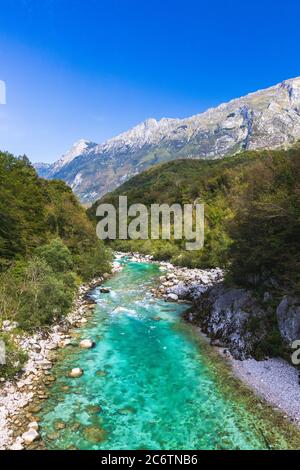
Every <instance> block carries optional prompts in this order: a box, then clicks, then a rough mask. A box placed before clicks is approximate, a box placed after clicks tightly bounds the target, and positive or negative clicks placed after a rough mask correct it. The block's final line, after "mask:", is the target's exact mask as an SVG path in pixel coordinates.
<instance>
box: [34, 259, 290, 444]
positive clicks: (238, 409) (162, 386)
mask: <svg viewBox="0 0 300 470" xmlns="http://www.w3.org/2000/svg"><path fill="white" fill-rule="evenodd" d="M123 263H124V268H123V270H122V271H120V272H119V273H117V274H116V275H115V276H114V277H113V278H111V279H110V280H108V281H106V283H105V287H107V288H108V289H109V292H107V293H101V292H100V288H96V289H95V290H94V291H93V292H92V294H91V295H92V297H93V298H94V299H95V301H96V307H95V311H94V314H93V316H92V318H91V319H90V320H89V322H88V323H87V324H86V325H85V326H84V327H82V328H80V329H77V330H76V331H75V332H74V335H75V337H78V338H80V339H83V338H89V339H92V340H93V341H95V343H96V345H95V347H94V348H93V349H89V350H82V349H80V348H79V347H77V346H76V345H75V346H72V345H70V346H69V347H68V348H66V349H65V350H64V351H63V352H61V353H60V358H59V361H58V362H57V363H56V365H55V366H54V368H53V370H52V373H53V375H54V376H55V378H56V381H55V382H54V384H53V385H52V386H51V388H50V389H49V398H48V399H47V400H46V401H45V402H44V405H43V408H42V410H41V412H40V413H39V418H40V423H39V424H40V429H41V434H42V437H43V441H44V443H45V445H46V447H47V448H48V449H110V450H117V449H120V450H125V449H132V450H135V449H157V450H158V449H167V450H175V449H176V450H180V449H190V450H194V449H269V448H282V449H284V448H291V447H296V446H297V445H298V444H297V443H299V436H298V435H297V433H298V431H296V429H294V428H293V427H290V426H289V425H288V424H286V423H282V417H281V416H280V415H278V414H276V413H273V412H272V411H271V410H270V409H269V408H268V407H267V406H266V405H265V404H264V403H262V402H261V401H259V400H256V398H255V397H253V396H252V395H251V394H249V393H248V391H246V389H245V388H244V387H242V386H240V387H239V386H238V385H237V382H236V381H235V380H234V379H233V378H231V377H230V374H229V373H228V369H227V366H226V364H225V361H224V362H223V361H222V359H221V358H217V355H216V354H214V353H213V352H212V351H210V349H209V346H208V345H207V343H206V342H205V341H203V340H202V339H201V337H199V335H198V334H197V333H196V332H195V330H194V329H193V327H192V326H190V325H187V324H186V323H185V322H184V321H183V320H182V318H181V316H182V313H183V312H184V311H185V309H187V308H188V307H189V305H185V304H177V303H171V302H165V301H164V300H160V299H155V298H154V297H153V296H152V295H151V289H152V288H153V287H155V286H157V284H158V282H159V276H160V275H161V271H160V269H159V266H158V265H156V264H153V263H140V262H131V261H130V260H126V259H125V260H124V261H123ZM74 367H79V368H82V369H83V370H84V374H83V375H82V376H81V377H79V378H76V379H75V378H70V377H69V376H68V373H69V371H70V370H71V369H72V368H74Z"/></svg>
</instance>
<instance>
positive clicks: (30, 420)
mask: <svg viewBox="0 0 300 470" xmlns="http://www.w3.org/2000/svg"><path fill="white" fill-rule="evenodd" d="M119 269H120V266H119V265H118V263H114V266H113V272H116V271H118V270H119ZM108 277H109V274H104V275H103V277H99V278H97V279H94V280H93V281H92V282H91V283H89V284H87V285H83V286H81V287H80V288H79V290H78V294H77V296H76V299H75V301H74V305H73V308H72V310H71V312H70V314H69V315H68V316H67V317H66V318H64V319H63V320H62V321H61V322H60V323H59V324H56V325H53V326H52V327H49V329H43V330H41V331H40V332H38V333H36V334H34V335H31V336H29V335H15V341H16V342H17V343H18V345H19V346H20V347H21V348H22V349H23V350H24V351H26V352H27V354H28V360H27V362H26V364H25V365H24V367H23V369H22V371H21V373H19V374H18V375H17V376H16V377H15V378H14V379H12V380H8V381H5V380H4V379H2V384H1V385H0V450H5V449H11V450H22V449H24V448H26V447H27V446H30V448H35V447H38V448H43V443H42V442H41V440H40V435H39V424H38V418H37V417H36V416H35V413H37V412H38V411H39V409H40V408H41V404H42V402H43V400H46V399H47V397H48V395H47V386H49V385H50V384H51V383H52V382H53V381H55V377H54V376H53V375H52V374H51V369H52V366H53V364H54V362H55V361H56V360H57V357H56V356H57V351H58V350H59V349H62V348H66V347H68V346H70V345H72V344H74V342H76V339H75V338H74V337H73V336H72V332H71V331H70V330H71V329H72V328H76V327H78V328H79V327H80V326H82V325H84V324H85V323H86V322H87V321H88V317H89V316H90V315H91V313H92V311H93V310H94V307H95V301H94V300H93V299H92V298H91V297H90V295H89V293H90V291H91V290H93V289H94V288H95V287H97V286H99V285H101V284H102V282H103V281H104V280H105V279H106V278H108ZM17 326H18V325H17V324H15V323H13V322H8V321H5V322H3V325H2V329H3V331H9V332H11V333H13V330H14V329H16V328H17Z"/></svg>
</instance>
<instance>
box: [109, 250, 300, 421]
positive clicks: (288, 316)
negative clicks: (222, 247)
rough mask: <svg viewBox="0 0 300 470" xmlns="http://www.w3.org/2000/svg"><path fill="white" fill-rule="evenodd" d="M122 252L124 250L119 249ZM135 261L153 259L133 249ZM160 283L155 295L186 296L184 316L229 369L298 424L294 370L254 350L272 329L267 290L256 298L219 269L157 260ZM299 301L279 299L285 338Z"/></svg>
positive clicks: (299, 390)
mask: <svg viewBox="0 0 300 470" xmlns="http://www.w3.org/2000/svg"><path fill="white" fill-rule="evenodd" d="M118 256H119V257H122V256H123V255H122V254H119V255H118ZM130 256H131V257H132V260H134V261H146V262H149V261H151V260H152V258H151V257H150V256H147V257H144V256H142V255H139V254H137V253H134V254H131V255H130ZM159 265H160V268H161V270H162V276H161V277H160V284H159V286H158V287H157V288H156V289H153V291H152V293H153V295H154V296H156V297H159V298H163V299H165V300H167V301H173V302H185V303H186V302H189V303H191V309H190V310H189V311H188V312H187V314H186V315H185V319H186V320H187V321H189V322H191V323H192V324H194V325H195V326H196V329H197V330H198V331H199V333H200V332H201V334H205V335H206V336H207V338H208V340H209V341H210V344H211V345H212V346H213V347H215V349H216V350H217V351H218V353H219V354H220V355H222V356H223V357H224V359H225V360H227V361H229V362H230V365H231V367H232V371H233V374H234V375H235V376H236V377H238V378H239V379H240V380H242V381H243V382H244V383H245V384H246V385H247V386H249V388H251V389H252V390H253V391H254V392H255V393H256V394H258V395H259V396H260V397H262V398H263V399H265V400H266V401H267V402H268V403H270V404H271V405H272V406H273V408H274V409H275V410H278V411H280V412H281V413H282V415H283V416H284V417H285V418H286V419H289V420H290V421H291V422H293V423H294V424H297V425H298V426H300V406H299V403H300V386H299V379H298V370H297V369H296V368H295V367H294V366H293V365H291V364H290V363H288V362H287V361H285V360H283V359H282V358H270V359H265V360H260V361H258V360H255V359H254V358H253V357H252V356H253V353H254V351H256V350H257V348H258V346H259V344H260V343H261V342H262V341H264V340H265V338H266V335H267V334H268V333H269V331H270V327H271V325H270V317H271V313H273V316H274V310H273V311H272V312H271V309H270V306H269V303H268V301H269V298H270V296H269V295H267V294H265V295H264V299H263V302H262V303H261V302H259V301H258V300H257V299H256V298H255V297H254V295H253V294H252V293H251V291H249V290H245V289H233V288H229V287H226V286H225V285H224V284H223V282H222V281H223V277H224V273H223V271H222V270H221V269H211V270H200V269H188V268H184V267H183V268H181V267H178V266H173V265H172V264H170V263H167V262H160V263H159ZM299 308H300V307H299V303H297V302H296V301H295V299H290V298H289V297H285V298H283V300H282V301H281V302H280V303H279V305H278V307H277V309H276V311H275V315H276V316H277V321H278V328H279V332H280V334H281V335H282V338H283V340H286V339H288V340H290V341H291V340H292V339H293V338H295V335H298V333H299V324H300V320H299V319H300V316H299Z"/></svg>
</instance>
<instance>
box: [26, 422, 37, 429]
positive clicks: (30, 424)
mask: <svg viewBox="0 0 300 470" xmlns="http://www.w3.org/2000/svg"><path fill="white" fill-rule="evenodd" d="M28 429H34V430H35V431H38V430H39V424H38V423H37V422H36V421H32V422H31V423H29V424H28Z"/></svg>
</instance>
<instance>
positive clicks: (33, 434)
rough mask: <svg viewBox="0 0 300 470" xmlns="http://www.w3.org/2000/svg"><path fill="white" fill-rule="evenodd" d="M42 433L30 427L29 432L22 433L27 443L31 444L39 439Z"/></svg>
mask: <svg viewBox="0 0 300 470" xmlns="http://www.w3.org/2000/svg"><path fill="white" fill-rule="evenodd" d="M39 437H40V435H39V433H38V432H37V431H36V430H35V429H30V430H29V431H27V432H24V434H22V438H23V439H24V442H25V444H31V443H32V442H34V441H36V440H37V439H39Z"/></svg>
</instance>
